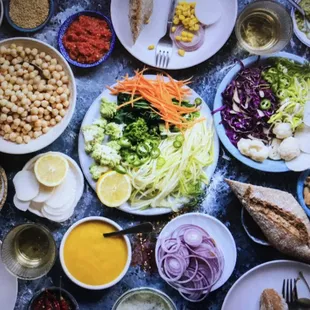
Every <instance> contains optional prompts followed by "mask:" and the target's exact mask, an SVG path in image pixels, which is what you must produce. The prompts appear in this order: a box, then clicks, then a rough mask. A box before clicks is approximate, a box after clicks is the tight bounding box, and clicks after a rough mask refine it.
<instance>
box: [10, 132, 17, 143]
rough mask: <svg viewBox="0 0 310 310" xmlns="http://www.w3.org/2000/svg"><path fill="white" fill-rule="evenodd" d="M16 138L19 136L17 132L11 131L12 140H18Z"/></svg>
mask: <svg viewBox="0 0 310 310" xmlns="http://www.w3.org/2000/svg"><path fill="white" fill-rule="evenodd" d="M16 138H17V134H16V133H15V132H11V133H10V140H11V141H12V142H14V141H15V140H16Z"/></svg>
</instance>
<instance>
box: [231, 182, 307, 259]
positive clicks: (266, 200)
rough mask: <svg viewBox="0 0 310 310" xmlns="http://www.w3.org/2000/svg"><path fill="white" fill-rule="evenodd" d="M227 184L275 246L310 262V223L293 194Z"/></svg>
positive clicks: (238, 183)
mask: <svg viewBox="0 0 310 310" xmlns="http://www.w3.org/2000/svg"><path fill="white" fill-rule="evenodd" d="M226 182H227V183H228V184H229V185H230V187H231V189H232V190H233V192H234V193H235V194H236V195H237V197H238V198H239V199H240V201H241V203H242V204H243V206H244V207H245V208H246V209H247V211H248V212H249V214H250V215H251V216H252V217H253V219H254V220H255V222H256V223H257V224H258V225H259V226H260V228H261V230H262V231H263V233H264V235H265V236H266V238H267V239H268V241H269V243H270V244H271V245H272V246H274V247H275V248H276V249H278V250H279V251H280V252H282V253H284V254H287V255H290V256H294V257H296V258H298V259H300V260H303V261H306V262H310V246H309V244H310V243H309V241H310V222H309V219H308V217H307V215H306V214H305V212H304V210H303V209H302V207H301V206H300V205H299V204H298V202H297V201H296V199H295V198H294V197H293V196H292V195H291V194H289V193H287V192H284V191H280V190H277V189H272V188H266V187H262V186H255V185H251V184H245V183H241V182H237V181H232V180H226Z"/></svg>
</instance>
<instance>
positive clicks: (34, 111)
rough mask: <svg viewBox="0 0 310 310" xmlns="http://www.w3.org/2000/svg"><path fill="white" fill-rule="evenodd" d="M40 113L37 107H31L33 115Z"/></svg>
mask: <svg viewBox="0 0 310 310" xmlns="http://www.w3.org/2000/svg"><path fill="white" fill-rule="evenodd" d="M38 113H39V110H38V108H37V107H33V108H32V109H31V114H32V115H37V114H38Z"/></svg>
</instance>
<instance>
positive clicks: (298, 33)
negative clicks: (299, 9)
mask: <svg viewBox="0 0 310 310" xmlns="http://www.w3.org/2000/svg"><path fill="white" fill-rule="evenodd" d="M296 2H298V3H299V2H300V1H299V0H298V1H296ZM291 17H292V20H293V26H294V33H295V35H296V37H297V38H298V39H299V40H300V41H301V42H302V43H303V44H305V45H307V46H309V47H310V39H308V37H307V35H306V34H305V33H304V32H302V31H301V30H299V28H298V26H297V21H296V16H295V9H294V8H292V10H291Z"/></svg>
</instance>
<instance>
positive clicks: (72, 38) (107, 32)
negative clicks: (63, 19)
mask: <svg viewBox="0 0 310 310" xmlns="http://www.w3.org/2000/svg"><path fill="white" fill-rule="evenodd" d="M111 38H112V32H111V29H110V27H109V25H108V23H107V22H106V21H105V20H102V19H100V18H97V17H91V16H86V15H82V16H79V17H78V18H77V19H76V20H75V21H74V22H73V23H72V24H71V25H70V26H69V27H68V29H67V31H66V33H65V35H64V37H63V45H64V47H65V48H66V50H67V53H68V54H69V56H70V58H71V59H73V60H75V61H77V62H79V63H84V64H91V63H94V62H97V61H98V60H99V59H101V58H102V57H103V56H104V55H105V54H106V53H107V52H108V51H109V49H110V45H111Z"/></svg>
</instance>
